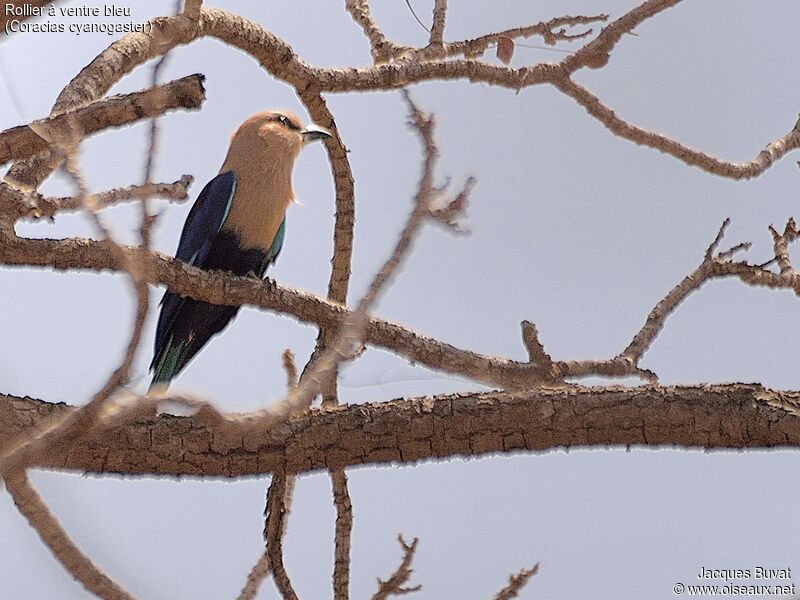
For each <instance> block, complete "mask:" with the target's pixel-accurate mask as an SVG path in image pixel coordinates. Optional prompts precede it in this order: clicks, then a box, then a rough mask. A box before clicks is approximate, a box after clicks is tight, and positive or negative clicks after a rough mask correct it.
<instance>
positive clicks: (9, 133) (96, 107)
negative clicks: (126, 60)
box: [0, 75, 205, 164]
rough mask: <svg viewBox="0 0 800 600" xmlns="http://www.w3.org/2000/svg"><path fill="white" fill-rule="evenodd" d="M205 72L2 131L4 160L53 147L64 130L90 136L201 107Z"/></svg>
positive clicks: (0, 154)
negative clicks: (172, 111)
mask: <svg viewBox="0 0 800 600" xmlns="http://www.w3.org/2000/svg"><path fill="white" fill-rule="evenodd" d="M203 79H204V77H203V76H202V75H190V76H188V77H183V78H182V79H177V80H175V81H172V82H170V83H167V84H165V85H161V86H158V87H155V88H150V89H148V90H144V91H141V92H134V93H132V94H125V95H119V96H113V97H111V98H107V99H105V100H99V101H97V102H94V103H92V104H89V105H88V106H84V107H83V108H78V109H75V110H73V111H70V112H67V113H61V114H58V115H56V116H52V117H49V118H47V119H42V120H40V121H35V122H33V123H31V124H30V125H20V126H19V127H13V128H11V129H6V130H5V131H3V132H0V164H3V163H6V162H8V161H9V160H13V159H15V160H21V159H25V158H28V157H30V156H33V155H34V154H36V153H38V152H42V151H44V150H47V149H48V148H50V146H51V144H53V136H58V135H60V134H62V133H63V132H70V133H74V134H76V135H78V136H80V137H86V136H89V135H91V134H93V133H97V132H98V131H102V130H104V129H108V128H109V127H121V126H123V125H128V124H130V123H135V122H136V121H140V120H142V119H149V118H151V117H154V116H156V115H162V114H164V113H165V112H167V111H170V110H174V109H178V108H185V109H189V110H191V109H197V108H200V105H201V104H202V103H203V101H204V100H205V90H204V89H203Z"/></svg>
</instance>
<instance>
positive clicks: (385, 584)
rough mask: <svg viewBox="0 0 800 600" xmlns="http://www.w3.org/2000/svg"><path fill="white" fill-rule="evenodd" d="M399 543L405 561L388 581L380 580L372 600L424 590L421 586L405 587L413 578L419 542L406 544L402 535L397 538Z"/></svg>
mask: <svg viewBox="0 0 800 600" xmlns="http://www.w3.org/2000/svg"><path fill="white" fill-rule="evenodd" d="M397 541H398V542H400V547H401V548H402V549H403V560H402V561H400V564H399V565H398V567H397V570H395V572H394V573H392V576H391V577H389V579H387V580H386V581H381V580H380V579H378V591H377V592H375V594H374V595H373V596H372V600H386V599H387V598H389V597H390V596H404V595H405V594H410V593H412V592H418V591H419V590H421V589H422V586H421V585H415V586H413V587H405V585H406V582H407V581H408V580H409V578H410V577H411V573H413V571H412V570H411V563H412V561H413V560H414V554H415V553H416V551H417V542H419V540H418V539H417V538H414V541H413V542H411V544H406V542H405V540H404V539H403V536H402V535H398V536H397Z"/></svg>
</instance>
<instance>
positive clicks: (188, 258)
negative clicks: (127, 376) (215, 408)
mask: <svg viewBox="0 0 800 600" xmlns="http://www.w3.org/2000/svg"><path fill="white" fill-rule="evenodd" d="M235 192H236V177H235V175H234V174H233V173H232V172H227V173H222V174H220V175H217V177H215V178H214V179H212V180H211V181H210V182H209V183H208V184H207V185H206V187H205V188H203V191H202V192H200V195H199V196H198V198H197V201H196V202H195V204H194V206H193V207H192V210H191V211H190V212H189V216H188V217H187V218H186V224H185V225H184V227H183V232H182V233H181V240H180V243H179V244H178V251H177V253H176V256H177V258H179V259H181V260H183V261H184V262H187V263H189V264H192V265H194V266H197V267H201V268H204V269H208V270H221V271H229V272H231V273H234V274H236V275H246V274H248V273H255V274H256V275H257V276H259V277H262V276H263V275H264V273H265V272H266V270H267V267H268V266H269V265H270V264H271V263H273V262H275V260H276V259H277V258H278V255H279V254H280V251H281V248H282V247H283V240H284V237H285V232H286V221H285V220H284V221H283V222H282V223H281V225H280V227H279V228H278V231H277V233H276V234H275V238H274V239H273V241H272V244H271V245H270V247H269V248H268V249H267V250H266V251H262V250H258V249H243V248H242V247H241V245H240V243H239V239H238V237H237V236H236V235H235V234H234V233H232V232H230V231H226V230H223V229H222V225H223V224H224V222H225V218H226V217H227V215H228V213H229V212H230V208H231V204H232V202H233V197H234V194H235ZM161 303H162V306H161V313H160V314H159V317H158V325H157V326H156V339H155V353H154V356H153V362H152V363H151V364H150V368H151V369H153V370H154V373H153V383H154V384H156V383H169V381H170V380H171V379H172V378H173V377H175V375H177V374H178V373H179V372H180V371H181V370H182V369H183V367H184V366H186V364H187V363H188V362H189V361H190V360H191V359H192V357H194V355H195V354H197V352H199V351H200V350H201V349H202V348H203V346H204V345H205V344H206V342H208V340H209V339H210V338H211V337H212V336H214V335H216V334H217V333H219V332H220V331H222V330H223V329H224V328H225V327H226V326H227V325H228V323H229V322H230V320H231V319H232V318H233V317H234V316H235V315H236V313H237V312H238V311H239V307H238V306H217V305H214V304H209V303H207V302H201V301H197V300H193V299H191V298H184V297H182V296H179V295H177V294H173V293H172V292H169V291H168V292H166V293H165V294H164V298H163V299H162V301H161Z"/></svg>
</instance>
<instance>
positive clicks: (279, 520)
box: [264, 473, 298, 600]
mask: <svg viewBox="0 0 800 600" xmlns="http://www.w3.org/2000/svg"><path fill="white" fill-rule="evenodd" d="M294 484H295V476H294V475H286V474H285V473H275V474H274V475H273V476H272V483H271V484H270V486H269V492H268V493H267V508H266V511H265V516H266V524H265V527H264V538H265V540H266V543H267V553H268V555H269V561H270V564H271V566H272V574H273V576H274V577H275V585H276V586H277V587H278V590H279V591H280V593H281V595H282V596H283V598H284V600H298V598H297V594H296V593H295V591H294V588H293V587H292V582H291V581H290V580H289V575H288V573H287V572H286V568H285V567H284V565H283V536H284V535H286V522H287V520H288V518H289V511H290V510H291V504H292V494H293V493H294Z"/></svg>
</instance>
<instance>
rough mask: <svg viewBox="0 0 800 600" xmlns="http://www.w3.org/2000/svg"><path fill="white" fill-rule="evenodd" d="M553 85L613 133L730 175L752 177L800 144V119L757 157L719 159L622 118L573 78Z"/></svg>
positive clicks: (683, 160) (739, 177) (699, 166)
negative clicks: (729, 160)
mask: <svg viewBox="0 0 800 600" xmlns="http://www.w3.org/2000/svg"><path fill="white" fill-rule="evenodd" d="M553 85H554V86H555V87H556V88H558V89H559V90H560V91H562V92H564V93H565V94H566V95H567V96H569V97H570V98H572V99H573V100H575V101H576V102H577V103H578V104H580V105H581V106H583V108H585V109H586V112H587V113H589V114H590V115H591V116H592V117H594V118H595V119H597V120H598V121H600V122H601V123H602V124H603V125H605V126H606V127H607V128H608V129H609V131H611V132H612V133H613V134H614V135H616V136H618V137H621V138H624V139H627V140H630V141H632V142H634V143H635V144H640V145H643V146H649V147H651V148H653V149H655V150H658V151H660V152H664V153H665V154H669V155H670V156H673V157H674V158H677V159H678V160H680V161H681V162H684V163H686V164H687V165H690V166H693V167H698V168H699V169H702V170H703V171H706V172H707V173H712V174H714V175H719V176H720V177H727V178H730V179H750V178H752V177H757V176H759V175H761V174H762V173H763V172H764V171H766V170H767V169H768V168H769V167H771V166H772V164H773V163H774V162H775V161H777V160H779V159H781V158H782V157H783V156H785V155H786V154H787V153H789V152H791V151H792V150H797V149H798V148H800V128H798V125H800V122H798V124H796V125H795V126H794V127H793V128H792V129H791V130H790V131H789V132H788V133H786V134H785V135H783V136H781V137H780V138H778V139H776V140H775V141H774V142H771V143H769V144H767V146H766V147H765V148H764V149H763V150H762V151H761V152H760V153H759V154H758V156H756V157H755V158H754V159H752V160H749V161H746V162H742V163H734V162H728V161H724V160H720V159H718V158H715V157H713V156H710V155H708V154H706V153H704V152H700V151H699V150H694V149H693V148H689V147H688V146H684V145H683V144H681V143H680V142H677V141H675V140H673V139H671V138H669V137H667V136H665V135H661V134H659V133H655V132H652V131H647V130H646V129H642V128H640V127H636V126H635V125H631V124H629V123H628V122H626V121H624V120H623V119H621V118H620V117H619V116H617V114H616V113H615V112H614V111H613V110H612V109H611V108H609V107H608V106H606V105H605V104H603V103H602V102H601V101H600V100H599V99H598V98H597V97H596V96H595V95H593V94H592V93H591V92H590V91H589V90H587V89H586V88H585V87H583V86H582V85H580V84H578V83H576V82H575V81H573V80H572V79H570V78H568V77H565V78H562V79H556V80H554V81H553Z"/></svg>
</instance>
